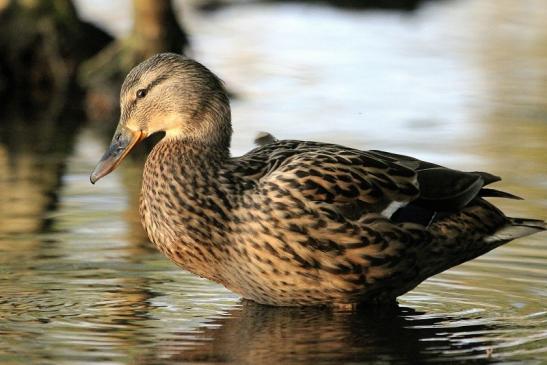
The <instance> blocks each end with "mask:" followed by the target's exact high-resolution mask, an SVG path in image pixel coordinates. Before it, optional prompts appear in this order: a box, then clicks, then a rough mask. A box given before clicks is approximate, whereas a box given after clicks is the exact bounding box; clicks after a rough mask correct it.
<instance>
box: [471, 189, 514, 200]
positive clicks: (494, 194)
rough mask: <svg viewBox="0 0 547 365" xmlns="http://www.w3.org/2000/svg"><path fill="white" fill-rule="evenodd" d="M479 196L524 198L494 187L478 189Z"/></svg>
mask: <svg viewBox="0 0 547 365" xmlns="http://www.w3.org/2000/svg"><path fill="white" fill-rule="evenodd" d="M479 196H480V197H482V198H487V197H490V198H506V199H515V200H524V199H522V198H521V197H520V196H517V195H513V194H510V193H507V192H505V191H500V190H496V189H488V188H483V189H481V190H480V191H479Z"/></svg>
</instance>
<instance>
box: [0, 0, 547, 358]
mask: <svg viewBox="0 0 547 365" xmlns="http://www.w3.org/2000/svg"><path fill="white" fill-rule="evenodd" d="M80 3H81V5H85V3H87V4H88V5H87V7H86V6H82V12H83V15H84V16H88V17H90V18H92V19H95V20H100V21H101V22H102V24H105V25H107V26H109V27H110V28H111V29H112V30H113V31H115V32H116V33H118V34H123V33H124V32H126V31H127V29H128V27H129V25H130V22H129V19H128V18H126V16H127V13H126V12H127V7H128V6H129V4H125V5H124V3H117V4H118V5H116V6H115V7H114V5H109V2H99V3H101V4H102V5H104V6H102V8H98V7H97V8H95V9H94V10H93V9H88V7H89V3H88V2H82V1H80ZM103 3H104V4H103ZM120 4H121V5H120ZM179 5H180V6H181V9H182V10H183V15H184V20H185V21H186V24H187V27H188V30H189V31H190V33H191V34H192V39H193V49H192V53H193V55H194V56H195V57H197V58H198V59H199V60H201V61H203V62H204V63H205V64H207V65H208V66H210V67H211V68H212V69H213V70H215V71H216V72H217V73H218V74H219V75H220V76H221V77H222V78H223V79H224V80H225V81H226V83H227V85H228V87H229V88H230V90H231V91H232V92H233V93H234V94H235V95H237V98H236V99H235V100H234V102H233V119H234V129H235V134H234V139H233V153H234V154H241V153H244V152H245V151H247V150H248V149H250V148H251V147H252V139H253V138H254V135H255V134H256V133H257V132H258V131H261V130H266V131H270V132H272V133H273V134H275V135H276V136H277V137H279V138H300V139H315V140H321V141H328V142H335V143H341V144H346V145H350V146H353V147H357V148H363V149H368V148H379V149H384V150H390V151H393V152H398V153H406V154H411V155H414V156H417V157H420V158H423V159H429V160H432V161H435V162H438V163H442V164H446V165H450V166H451V167H455V168H461V169H468V170H485V171H490V172H492V173H495V174H498V175H501V176H503V177H504V181H503V182H501V183H499V184H498V187H499V188H500V189H502V190H503V189H504V190H508V191H511V192H513V193H515V194H517V195H521V196H523V197H525V198H526V199H527V200H525V201H519V202H513V201H499V205H500V207H502V208H503V209H504V211H506V212H507V213H508V214H509V215H513V216H523V217H536V218H542V219H547V215H546V213H545V212H546V211H547V209H546V208H547V183H546V181H547V168H546V166H547V144H546V139H547V28H546V27H545V26H544V24H545V22H547V9H546V8H545V6H543V5H544V4H543V0H536V1H534V0H527V1H519V2H515V1H510V0H482V1H471V0H460V1H456V0H454V1H442V2H431V3H427V5H426V6H424V7H422V8H421V9H420V10H418V11H417V12H414V13H397V12H379V11H378V12H349V11H345V10H340V9H333V8H329V7H321V6H312V5H299V4H287V3H271V4H266V5H264V4H254V3H253V4H247V5H246V4H243V5H239V6H232V7H227V8H225V9H224V10H222V11H219V12H216V13H211V14H201V13H197V12H194V11H193V10H192V8H191V7H189V6H188V5H187V3H185V4H182V3H179ZM109 6H110V7H109ZM99 9H100V10H99ZM91 10H93V11H91ZM113 14H115V16H113ZM73 118H76V119H77V117H73ZM71 122H76V120H72V119H70V117H67V119H64V120H60V121H51V120H44V121H42V122H40V123H36V121H35V120H32V119H31V118H25V117H10V118H9V120H8V119H6V120H3V121H2V124H1V125H0V169H1V171H2V174H1V175H0V253H1V255H0V338H1V340H0V363H2V364H33V363H35V364H172V363H200V364H201V363H203V364H213V363H233V364H279V363H287V364H310V363H316V364H332V363H336V364H366V363H374V364H388V363H420V362H449V363H453V362H462V363H464V362H468V361H470V360H474V361H477V362H481V363H483V362H492V363H526V364H541V363H545V362H547V305H546V304H545V303H547V284H546V282H547V248H546V247H547V246H546V239H547V237H546V235H545V234H543V235H536V236H532V237H527V238H523V239H520V240H518V241H516V242H513V243H511V244H509V245H507V246H504V247H501V248H499V249H497V250H495V251H493V252H491V253H489V254H487V255H485V256H483V257H481V258H479V259H476V260H474V261H472V262H469V263H466V264H464V265H461V266H459V267H457V268H454V269H452V270H449V271H447V272H445V273H442V274H440V275H437V276H435V277H434V278H431V279H430V280H427V281H426V282H424V283H423V284H422V285H420V286H419V287H418V288H416V289H415V290H413V291H412V292H410V293H408V294H406V295H404V296H402V297H401V298H400V305H399V307H398V308H385V310H382V311H374V310H365V311H363V312H358V313H351V312H339V311H334V312H333V311H329V310H324V309H297V308H295V309H274V308H267V307H262V306H257V305H253V304H251V303H244V302H242V301H240V299H239V298H238V297H237V296H236V295H234V294H231V293H230V292H228V291H227V290H225V289H224V288H222V287H220V286H218V285H216V284H214V283H211V282H208V281H206V280H203V279H200V278H197V277H195V276H193V275H191V274H189V273H186V272H183V271H181V270H179V269H178V268H176V267H175V266H174V265H173V264H171V263H170V262H169V261H167V260H166V259H165V258H163V256H161V255H160V254H159V253H157V252H156V251H155V250H154V249H153V248H152V247H151V245H150V244H149V242H148V241H147V239H146V237H145V236H144V234H143V233H142V230H141V228H140V223H139V222H138V218H137V214H136V210H137V206H136V195H137V192H138V189H139V185H140V165H141V164H142V161H139V160H138V159H137V160H134V161H127V163H126V164H125V165H124V166H123V167H122V168H120V170H119V171H117V172H116V173H114V174H112V175H110V176H109V177H108V178H105V179H103V180H101V182H100V184H98V185H97V186H91V185H90V184H89V182H88V175H89V172H90V170H91V169H92V168H93V166H94V164H95V162H96V161H97V159H98V158H99V157H100V155H101V154H102V151H103V149H104V148H105V141H106V139H105V136H104V135H103V134H101V133H100V132H99V131H98V128H95V127H93V126H86V125H84V126H80V127H78V128H76V127H74V128H69V127H67V126H70V125H77V124H78V123H71ZM112 122H113V123H114V121H112Z"/></svg>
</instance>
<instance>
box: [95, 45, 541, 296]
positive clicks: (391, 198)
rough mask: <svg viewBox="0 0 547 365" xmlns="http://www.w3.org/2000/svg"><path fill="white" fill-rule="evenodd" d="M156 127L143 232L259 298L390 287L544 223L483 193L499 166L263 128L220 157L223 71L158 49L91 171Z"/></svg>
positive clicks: (386, 292)
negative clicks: (238, 151)
mask: <svg viewBox="0 0 547 365" xmlns="http://www.w3.org/2000/svg"><path fill="white" fill-rule="evenodd" d="M158 131H163V132H165V137H164V138H163V139H162V140H161V141H160V142H159V143H158V144H157V145H156V146H155V147H154V149H153V150H152V152H151V153H150V155H149V156H148V159H147V161H146V164H145V167H144V174H143V184H142V191H141V202H140V213H141V219H142V223H143V225H144V228H145V229H146V231H147V233H148V236H149V237H150V239H151V240H152V242H154V243H155V244H156V246H157V247H158V248H159V249H160V250H161V251H162V252H163V253H164V254H165V255H167V257H169V258H170V259H171V260H173V261H174V262H175V263H176V264H178V265H179V266H181V267H182V268H184V269H186V270H189V271H191V272H193V273H195V274H197V275H200V276H203V277H205V278H208V279H210V280H213V281H216V282H218V283H220V284H222V285H224V286H225V287H227V288H228V289H230V290H232V291H234V292H236V293H238V294H240V295H241V296H243V297H244V298H247V299H251V300H254V301H256V302H259V303H264V304H271V305H322V304H327V305H328V304H355V303H359V302H368V301H385V300H393V299H394V298H396V297H397V296H399V295H401V294H403V293H406V292H407V291H409V290H411V289H413V288H414V287H416V286H417V285H418V284H419V283H421V282H422V281H423V280H425V279H426V278H428V277H430V276H432V275H435V274H437V273H440V272H442V271H444V270H447V269H449V268H451V267H453V266H455V265H458V264H461V263H463V262H465V261H468V260H471V259H473V258H475V257H477V256H480V255H482V254H484V253H486V252H488V251H490V250H492V249H494V248H495V247H498V246H500V245H502V244H504V243H507V242H509V241H511V240H512V239H515V238H518V237H522V236H525V235H529V234H532V233H534V232H538V231H542V230H544V229H545V223H544V222H543V221H539V220H530V219H515V218H508V217H506V216H505V215H504V214H503V213H502V212H501V211H499V210H498V209H497V208H496V207H494V206H493V205H492V204H490V203H488V202H487V201H486V200H484V199H483V198H484V197H487V196H490V197H492V196H495V197H505V198H516V197H515V196H513V195H510V194H507V193H503V192H500V191H497V190H493V189H488V188H484V186H485V185H488V184H490V183H492V182H495V181H498V180H500V179H499V178H498V177H496V176H493V175H490V174H488V173H484V172H461V171H456V170H451V169H447V168H445V167H442V166H439V165H435V164H432V163H429V162H424V161H420V160H417V159H414V158H411V157H406V156H401V155H396V154H392V153H388V152H381V151H360V150H356V149H352V148H347V147H343V146H338V145H334V144H326V143H318V142H303V141H293V140H285V141H277V140H275V139H273V138H272V139H271V140H268V138H265V142H264V143H263V144H262V146H260V147H258V148H256V149H254V150H252V151H251V152H249V153H247V154H246V155H244V156H242V157H237V158H233V157H230V153H229V147H230V139H231V134H232V128H231V124H230V105H229V101H228V97H227V96H226V91H225V90H224V87H223V85H222V82H221V81H220V80H219V79H218V78H217V77H216V76H215V75H214V74H213V73H211V72H210V71H209V70H208V69H207V68H205V67H204V66H203V65H201V64H199V63H198V62H196V61H193V60H191V59H188V58H185V57H183V56H180V55H176V54H158V55H156V56H153V57H152V58H150V59H148V60H146V61H144V62H143V63H141V64H140V65H138V66H137V67H135V68H134V69H133V70H131V72H130V73H129V74H128V75H127V78H126V79H125V82H124V83H123V86H122V90H121V118H120V122H119V124H118V128H117V130H116V132H115V134H114V138H113V140H112V144H111V145H110V147H109V149H108V151H107V152H106V153H105V155H104V156H103V157H102V159H101V161H100V162H99V164H98V165H97V167H96V168H95V170H94V171H93V173H92V175H91V182H93V183H95V182H96V181H97V180H98V179H100V178H101V177H103V176H105V175H106V174H108V173H109V172H110V171H112V170H113V169H114V168H115V167H116V166H117V165H118V164H119V163H120V161H122V160H123V158H124V157H125V156H126V155H127V154H128V153H129V151H130V150H131V149H132V148H133V147H134V146H135V145H136V144H137V143H138V142H139V141H141V140H142V139H144V138H146V137H148V136H150V135H151V134H153V133H155V132H158Z"/></svg>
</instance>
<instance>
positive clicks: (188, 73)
mask: <svg viewBox="0 0 547 365" xmlns="http://www.w3.org/2000/svg"><path fill="white" fill-rule="evenodd" d="M120 110H121V115H120V121H119V122H118V127H117V128H116V132H115V133H114V137H113V138H112V142H111V144H110V146H109V147H108V150H107V151H106V152H105V154H104V155H103V157H102V158H101V160H100V161H99V163H98V164H97V166H96V167H95V169H94V170H93V172H92V174H91V177H90V180H91V182H92V183H95V182H96V181H97V180H99V179H100V178H102V177H103V176H105V175H107V174H109V173H110V172H111V171H113V170H114V169H115V168H116V167H117V166H118V165H119V164H120V162H121V161H122V160H123V159H124V158H125V157H126V156H127V155H128V153H129V152H130V151H131V150H132V149H133V148H134V147H135V146H136V145H137V144H138V143H139V142H140V141H142V140H143V139H145V138H147V137H148V136H150V135H152V134H154V133H156V132H165V137H164V138H165V139H167V140H169V139H176V140H181V141H183V142H184V141H187V142H188V143H199V144H201V145H204V146H210V147H211V148H212V149H216V150H219V149H221V150H226V151H227V150H228V148H229V145H230V137H231V131H232V129H231V123H230V106H229V102H228V97H227V95H226V91H225V89H224V87H223V85H222V81H220V79H218V78H217V77H216V76H215V75H214V74H213V73H212V72H211V71H209V70H208V69H207V68H206V67H205V66H203V65H201V64H200V63H198V62H196V61H194V60H191V59H189V58H186V57H184V56H182V55H178V54H174V53H160V54H157V55H155V56H152V57H151V58H149V59H147V60H146V61H144V62H142V63H141V64H139V65H138V66H136V67H135V68H133V69H132V70H131V71H130V72H129V74H128V75H127V77H126V78H125V81H124V82H123V85H122V90H121V93H120Z"/></svg>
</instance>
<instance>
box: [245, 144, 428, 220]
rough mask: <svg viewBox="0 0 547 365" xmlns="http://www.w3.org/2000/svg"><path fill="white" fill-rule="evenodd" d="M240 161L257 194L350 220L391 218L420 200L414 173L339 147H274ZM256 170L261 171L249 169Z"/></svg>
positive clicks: (313, 145)
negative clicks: (318, 206)
mask: <svg viewBox="0 0 547 365" xmlns="http://www.w3.org/2000/svg"><path fill="white" fill-rule="evenodd" d="M244 158H245V159H246V161H247V162H249V163H248V164H247V165H246V170H247V172H248V174H249V175H252V176H253V178H255V179H256V181H257V184H258V187H259V189H261V191H262V193H264V194H268V195H271V196H274V197H275V198H276V199H284V198H286V199H287V200H289V199H293V201H294V200H297V201H300V202H302V203H304V204H305V203H306V202H316V203H321V206H322V207H324V208H325V209H327V210H332V211H333V212H334V213H335V214H341V215H343V216H345V217H347V218H351V219H357V218H359V216H361V215H362V214H363V213H365V212H374V213H383V214H384V215H386V216H390V215H391V214H392V213H393V211H395V210H396V208H398V207H400V206H403V205H406V204H408V203H409V202H411V201H413V200H415V199H416V198H417V197H418V196H419V189H418V183H417V174H416V171H415V170H414V169H412V168H409V167H407V166H404V165H402V164H399V163H397V162H394V161H391V160H390V159H385V158H382V157H381V156H375V155H373V154H370V153H368V152H365V151H359V150H355V149H351V148H346V147H342V146H338V145H332V144H323V143H316V142H300V141H275V142H273V143H269V144H267V145H264V146H263V147H259V148H258V149H255V150H254V151H252V152H251V153H249V154H248V155H246V156H244ZM259 161H261V162H262V164H260V163H259ZM253 162H254V163H253ZM260 165H261V166H262V168H261V169H258V168H254V169H253V168H249V166H260Z"/></svg>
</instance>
